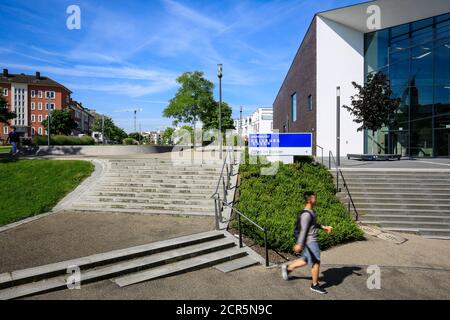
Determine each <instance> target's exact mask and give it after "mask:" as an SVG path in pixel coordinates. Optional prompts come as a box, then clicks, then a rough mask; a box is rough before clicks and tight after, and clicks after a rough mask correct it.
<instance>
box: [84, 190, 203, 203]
mask: <svg viewBox="0 0 450 320" xmlns="http://www.w3.org/2000/svg"><path fill="white" fill-rule="evenodd" d="M88 195H89V196H92V197H122V198H136V199H172V198H175V199H186V200H208V201H211V197H210V194H209V193H206V194H186V193H177V194H174V193H156V192H128V191H123V192H118V191H92V192H90V193H89V194H88Z"/></svg>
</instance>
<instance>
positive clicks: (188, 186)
mask: <svg viewBox="0 0 450 320" xmlns="http://www.w3.org/2000/svg"><path fill="white" fill-rule="evenodd" d="M103 187H116V188H122V189H123V190H127V189H128V188H135V187H141V188H144V189H154V190H157V191H158V190H161V189H177V190H205V191H206V190H208V192H211V191H212V190H215V188H216V186H215V185H213V184H211V185H203V184H198V185H196V184H187V183H185V184H170V183H169V184H168V183H157V182H155V183H141V182H136V183H134V182H119V181H116V182H114V181H99V183H98V184H97V186H96V188H95V189H96V190H98V189H102V188H103ZM211 194H212V192H211Z"/></svg>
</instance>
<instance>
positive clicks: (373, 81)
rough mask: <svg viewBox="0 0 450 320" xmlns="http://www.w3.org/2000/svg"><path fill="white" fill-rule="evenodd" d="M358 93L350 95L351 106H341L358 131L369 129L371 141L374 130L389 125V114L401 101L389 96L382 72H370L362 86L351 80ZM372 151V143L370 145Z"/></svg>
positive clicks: (388, 89)
mask: <svg viewBox="0 0 450 320" xmlns="http://www.w3.org/2000/svg"><path fill="white" fill-rule="evenodd" d="M352 84H353V86H354V87H355V89H357V90H358V93H357V94H355V95H354V96H352V97H351V100H352V101H351V106H343V107H344V108H345V109H347V110H348V111H349V112H350V114H351V115H352V116H354V120H353V121H354V122H356V123H358V124H360V127H359V128H358V131H362V130H371V131H372V141H373V140H374V139H373V135H374V133H375V132H376V131H378V130H380V129H381V128H383V126H385V125H389V122H390V120H391V116H392V115H393V114H394V112H395V110H397V108H398V107H399V105H400V103H401V98H391V96H392V90H391V88H390V82H389V79H388V77H387V76H386V75H385V74H384V73H382V72H377V73H370V74H369V75H368V76H367V80H366V82H365V83H364V86H361V85H359V84H357V83H356V82H352ZM372 153H373V145H372Z"/></svg>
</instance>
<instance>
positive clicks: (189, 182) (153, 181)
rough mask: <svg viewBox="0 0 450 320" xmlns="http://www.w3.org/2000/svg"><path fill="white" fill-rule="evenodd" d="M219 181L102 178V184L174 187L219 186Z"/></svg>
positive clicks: (211, 179)
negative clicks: (164, 185)
mask: <svg viewBox="0 0 450 320" xmlns="http://www.w3.org/2000/svg"><path fill="white" fill-rule="evenodd" d="M217 181H218V179H213V178H209V179H168V178H167V179H165V178H163V177H161V178H152V177H147V178H146V177H128V178H126V177H110V176H105V177H102V178H101V182H102V183H103V182H105V183H106V182H121V183H125V182H132V183H165V184H174V185H184V184H191V185H205V186H210V185H214V186H216V185H217Z"/></svg>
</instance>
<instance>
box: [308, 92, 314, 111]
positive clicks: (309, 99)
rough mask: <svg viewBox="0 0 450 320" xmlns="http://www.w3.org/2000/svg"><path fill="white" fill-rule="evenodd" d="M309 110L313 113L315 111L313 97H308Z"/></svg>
mask: <svg viewBox="0 0 450 320" xmlns="http://www.w3.org/2000/svg"><path fill="white" fill-rule="evenodd" d="M307 110H308V111H312V110H313V97H312V95H309V96H308V104H307Z"/></svg>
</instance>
